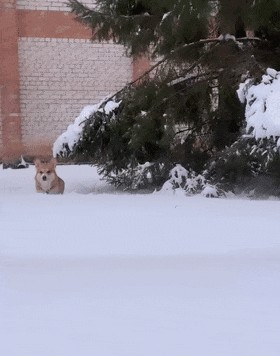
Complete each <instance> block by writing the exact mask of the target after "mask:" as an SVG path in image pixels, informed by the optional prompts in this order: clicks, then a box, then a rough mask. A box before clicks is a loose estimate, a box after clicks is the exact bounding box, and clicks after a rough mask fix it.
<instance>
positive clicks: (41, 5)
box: [16, 0, 95, 11]
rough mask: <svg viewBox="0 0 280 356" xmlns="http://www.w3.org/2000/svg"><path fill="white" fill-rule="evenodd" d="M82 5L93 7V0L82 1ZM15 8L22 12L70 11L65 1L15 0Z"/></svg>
mask: <svg viewBox="0 0 280 356" xmlns="http://www.w3.org/2000/svg"><path fill="white" fill-rule="evenodd" d="M81 2H82V3H83V4H84V5H86V6H89V7H91V8H92V7H94V4H95V0H82V1H81ZM16 3H17V8H18V9H22V10H48V11H70V8H69V6H67V4H66V3H67V0H16Z"/></svg>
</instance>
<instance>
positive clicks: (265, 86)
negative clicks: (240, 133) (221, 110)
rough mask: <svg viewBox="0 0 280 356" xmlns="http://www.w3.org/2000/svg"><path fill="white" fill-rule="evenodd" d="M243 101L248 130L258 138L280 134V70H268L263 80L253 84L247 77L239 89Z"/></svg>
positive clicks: (238, 92)
mask: <svg viewBox="0 0 280 356" xmlns="http://www.w3.org/2000/svg"><path fill="white" fill-rule="evenodd" d="M237 94H238V96H239V99H240V101H241V102H242V103H246V109H245V118H246V132H247V133H248V134H250V135H252V136H253V137H255V138H256V139H257V140H258V139H264V138H267V139H269V138H270V137H273V138H277V137H279V136H280V100H279V98H280V72H277V71H276V70H274V69H272V68H268V69H267V70H266V74H265V75H263V76H262V80H261V81H260V83H258V84H253V80H252V79H247V80H246V81H245V83H242V84H240V87H239V89H238V91H237Z"/></svg>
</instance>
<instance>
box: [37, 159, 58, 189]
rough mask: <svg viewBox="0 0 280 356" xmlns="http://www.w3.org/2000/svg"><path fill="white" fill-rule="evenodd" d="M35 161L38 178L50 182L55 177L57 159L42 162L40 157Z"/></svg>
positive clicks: (43, 181) (42, 181)
mask: <svg viewBox="0 0 280 356" xmlns="http://www.w3.org/2000/svg"><path fill="white" fill-rule="evenodd" d="M34 163H35V167H36V179H38V181H40V182H41V183H45V184H48V183H50V182H52V181H53V180H54V179H55V176H56V173H55V166H56V161H55V159H52V160H51V161H50V162H41V161H40V160H39V159H36V160H35V162H34Z"/></svg>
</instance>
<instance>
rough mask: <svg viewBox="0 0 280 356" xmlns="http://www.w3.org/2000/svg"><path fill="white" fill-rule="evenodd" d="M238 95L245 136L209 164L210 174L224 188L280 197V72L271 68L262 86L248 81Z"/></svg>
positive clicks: (250, 80)
mask: <svg viewBox="0 0 280 356" xmlns="http://www.w3.org/2000/svg"><path fill="white" fill-rule="evenodd" d="M237 93H238V96H239V98H240V101H241V102H243V103H245V104H246V108H245V118H246V123H245V126H246V128H245V129H246V134H244V135H243V136H241V137H240V138H239V139H238V140H237V141H236V142H235V143H233V144H232V145H231V146H230V147H228V148H226V149H225V150H223V151H222V152H219V153H218V154H217V155H216V157H214V158H213V159H212V160H211V161H210V162H209V163H208V165H207V170H208V174H209V176H210V177H211V178H212V179H214V180H215V181H217V182H220V183H221V184H222V186H223V188H225V189H234V190H235V191H236V192H240V191H243V192H252V191H254V194H255V195H258V194H261V195H266V194H277V195H279V193H280V189H279V188H278V187H280V140H279V137H280V100H279V99H280V72H277V71H275V70H273V69H271V68H268V69H267V71H266V74H265V75H263V77H262V80H261V81H260V83H258V84H254V83H253V80H252V79H247V80H246V81H245V82H244V83H242V84H241V85H240V87H239V90H238V91H237Z"/></svg>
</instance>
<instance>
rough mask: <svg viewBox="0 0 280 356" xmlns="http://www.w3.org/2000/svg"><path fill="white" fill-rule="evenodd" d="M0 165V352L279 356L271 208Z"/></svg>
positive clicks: (65, 169)
mask: <svg viewBox="0 0 280 356" xmlns="http://www.w3.org/2000/svg"><path fill="white" fill-rule="evenodd" d="M57 171H58V174H59V175H60V176H61V177H62V178H63V179H64V180H65V183H66V191H65V194H64V195H62V196H51V195H43V194H38V193H35V186H34V173H35V169H34V167H33V166H32V167H30V168H28V169H22V170H11V169H7V170H3V169H2V168H1V167H0V321H1V322H0V355H3V356H186V355H187V356H279V355H280V201H279V200H267V201H251V200H242V199H206V198H203V197H200V196H196V197H184V196H183V195H182V194H175V195H174V194H171V193H165V194H163V193H162V194H161V193H154V194H129V193H120V192H116V191H115V190H114V188H112V187H110V186H108V185H106V183H105V182H103V181H101V180H100V179H99V177H98V175H97V173H96V170H95V169H94V168H92V167H88V166H59V167H58V168H57Z"/></svg>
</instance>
